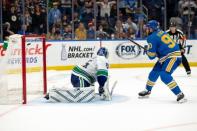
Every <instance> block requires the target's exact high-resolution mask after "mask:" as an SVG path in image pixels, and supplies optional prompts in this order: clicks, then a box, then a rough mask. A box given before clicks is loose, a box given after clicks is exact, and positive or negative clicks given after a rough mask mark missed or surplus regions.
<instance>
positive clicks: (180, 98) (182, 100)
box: [176, 92, 187, 103]
mask: <svg viewBox="0 0 197 131" xmlns="http://www.w3.org/2000/svg"><path fill="white" fill-rule="evenodd" d="M176 101H177V102H178V103H185V102H187V99H186V98H185V95H184V94H183V93H182V92H181V93H179V94H178V95H177V99H176Z"/></svg>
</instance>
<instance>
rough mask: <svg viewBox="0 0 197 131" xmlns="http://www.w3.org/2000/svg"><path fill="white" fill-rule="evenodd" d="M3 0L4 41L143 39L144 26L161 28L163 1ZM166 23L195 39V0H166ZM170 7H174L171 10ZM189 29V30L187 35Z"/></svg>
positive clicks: (196, 26)
mask: <svg viewBox="0 0 197 131" xmlns="http://www.w3.org/2000/svg"><path fill="white" fill-rule="evenodd" d="M24 1H25V3H22V0H3V1H2V20H3V39H6V38H7V37H8V36H9V35H11V34H16V33H17V34H26V35H28V34H38V35H42V34H44V35H46V36H47V39H49V40H72V39H75V40H87V39H88V40H92V39H126V38H134V39H135V38H145V33H144V25H145V23H146V22H147V21H148V20H150V19H156V20H158V21H159V22H160V26H161V27H162V28H164V24H163V23H164V10H165V8H164V0H142V5H141V4H140V3H141V2H140V1H141V0H118V3H117V0H48V1H47V0H24ZM166 2H167V8H166V11H167V21H168V23H170V21H175V22H176V23H177V26H178V28H180V29H182V30H183V32H184V33H186V34H187V35H188V36H189V37H190V38H197V0H173V1H172V0H166ZM172 7H173V8H172ZM188 28H190V29H191V30H190V31H189V32H188Z"/></svg>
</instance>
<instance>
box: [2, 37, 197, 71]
mask: <svg viewBox="0 0 197 131" xmlns="http://www.w3.org/2000/svg"><path fill="white" fill-rule="evenodd" d="M136 42H137V43H139V44H140V45H142V46H144V47H145V48H146V47H147V43H146V41H145V40H136ZM196 43H197V40H187V44H186V47H185V55H186V57H187V58H188V61H189V62H190V64H191V65H192V66H197V44H196ZM46 46H47V48H46V49H47V51H46V52H47V67H48V69H57V70H58V69H60V70H64V69H70V68H71V67H72V66H73V65H77V64H84V63H85V62H86V61H87V60H89V59H90V58H92V57H95V55H96V52H97V50H98V49H99V47H100V46H103V47H106V48H107V49H108V50H109V63H110V65H111V66H110V67H138V66H139V67H146V66H152V65H153V64H154V63H155V61H156V60H157V59H155V60H149V59H148V57H147V56H146V51H145V50H143V49H141V48H139V47H138V46H136V45H135V44H133V43H132V42H130V41H127V40H124V41H123V40H114V41H47V43H46ZM26 51H27V52H26V53H27V64H29V65H30V66H36V64H39V61H42V59H41V58H40V56H41V55H39V54H41V53H42V47H41V45H40V43H36V42H33V43H32V44H29V45H28V46H27V49H26ZM20 53H21V51H20V48H19V47H18V48H16V49H14V50H13V52H12V57H10V58H9V60H8V64H12V65H13V66H14V65H16V64H18V63H20V59H19V58H18V56H19V55H20ZM4 54H5V51H4V50H3V48H2V43H1V45H0V57H3V56H4ZM0 59H1V58H0ZM68 67H70V68H68Z"/></svg>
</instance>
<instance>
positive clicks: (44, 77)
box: [21, 35, 47, 104]
mask: <svg viewBox="0 0 197 131" xmlns="http://www.w3.org/2000/svg"><path fill="white" fill-rule="evenodd" d="M26 38H40V39H42V51H43V59H42V60H43V65H42V66H43V94H46V93H47V73H46V70H47V69H46V38H45V36H44V35H40V36H39V35H23V36H22V38H21V40H22V41H21V42H22V44H21V46H22V47H21V49H22V51H21V52H22V53H21V57H22V62H21V65H22V90H23V93H22V99H23V100H22V104H26V103H27V75H26V73H27V68H26V47H27V45H26Z"/></svg>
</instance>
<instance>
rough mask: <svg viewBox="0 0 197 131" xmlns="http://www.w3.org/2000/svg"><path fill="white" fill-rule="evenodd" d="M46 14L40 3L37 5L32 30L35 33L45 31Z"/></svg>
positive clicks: (33, 15)
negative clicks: (42, 10)
mask: <svg viewBox="0 0 197 131" xmlns="http://www.w3.org/2000/svg"><path fill="white" fill-rule="evenodd" d="M45 18H46V16H45V14H44V13H42V12H41V7H40V6H39V5H36V6H35V12H34V14H32V31H33V33H34V34H39V35H40V34H43V33H44V31H45V29H44V28H45V22H46V21H45Z"/></svg>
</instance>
